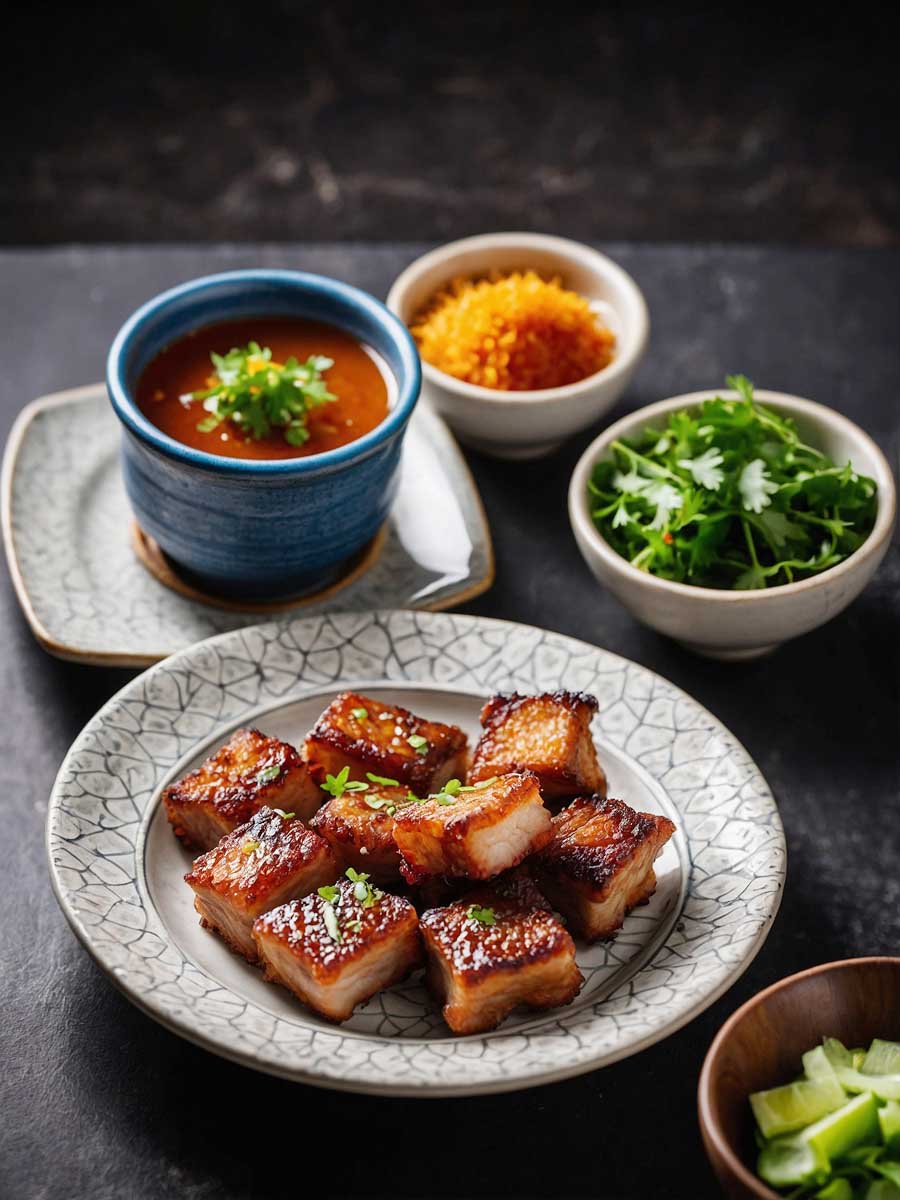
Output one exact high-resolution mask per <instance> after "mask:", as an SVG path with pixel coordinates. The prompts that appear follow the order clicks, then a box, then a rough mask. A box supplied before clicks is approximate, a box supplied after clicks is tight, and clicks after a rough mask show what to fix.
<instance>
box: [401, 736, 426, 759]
mask: <svg viewBox="0 0 900 1200" xmlns="http://www.w3.org/2000/svg"><path fill="white" fill-rule="evenodd" d="M406 740H407V742H408V743H409V745H410V746H412V748H413V750H415V752H416V754H427V753H428V738H424V737H422V735H421V733H413V734H410V736H409V737H408V738H407V739H406Z"/></svg>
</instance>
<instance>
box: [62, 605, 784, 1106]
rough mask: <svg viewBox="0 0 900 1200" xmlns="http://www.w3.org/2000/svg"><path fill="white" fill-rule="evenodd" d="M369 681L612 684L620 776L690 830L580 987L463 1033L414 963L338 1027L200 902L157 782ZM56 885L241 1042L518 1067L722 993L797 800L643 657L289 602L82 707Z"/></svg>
mask: <svg viewBox="0 0 900 1200" xmlns="http://www.w3.org/2000/svg"><path fill="white" fill-rule="evenodd" d="M344 686H353V687H358V688H359V689H360V690H362V691H365V692H368V693H372V694H374V695H376V696H378V697H383V698H384V699H385V700H386V701H389V702H399V703H401V704H404V705H408V706H409V707H411V708H413V709H415V710H417V711H419V712H421V713H422V714H423V715H426V716H429V717H432V718H434V719H436V720H439V721H452V722H456V723H458V724H460V725H461V726H463V727H464V728H465V729H466V730H467V731H468V732H469V734H470V736H473V735H475V734H476V732H477V729H478V721H477V714H478V710H479V708H480V704H481V702H482V700H483V698H484V697H486V696H487V695H489V694H491V693H492V692H495V691H509V690H513V689H517V690H519V691H523V692H540V691H546V690H553V689H556V688H560V687H564V688H569V689H575V690H584V691H589V692H592V693H594V694H595V695H596V696H597V697H598V698H599V700H600V712H599V714H598V716H597V718H596V720H595V722H594V734H595V737H596V738H597V741H598V745H599V748H600V754H601V759H602V762H603V764H604V766H605V767H606V770H607V773H608V775H609V780H610V787H611V792H612V794H613V795H617V796H621V797H622V798H623V799H625V800H627V801H628V803H630V804H631V805H633V806H634V807H636V808H638V809H645V810H651V811H656V812H664V813H666V814H667V815H668V816H670V817H671V818H672V820H674V821H675V823H676V825H677V826H678V832H677V834H676V835H675V837H673V839H672V840H671V842H670V843H669V844H668V845H667V847H666V849H665V851H664V853H663V855H662V857H661V858H660V859H659V860H658V864H657V874H658V877H659V887H658V889H657V892H656V895H655V896H654V898H653V900H652V902H651V903H650V905H648V906H647V907H645V908H640V909H638V910H636V911H635V913H633V914H632V915H631V916H630V917H629V918H628V920H627V922H626V924H625V927H624V929H623V930H622V932H621V933H620V934H619V936H618V937H617V938H616V940H615V941H614V942H612V943H610V944H606V945H598V946H594V947H590V948H589V947H586V946H580V947H579V951H578V961H579V965H580V966H581V969H582V971H583V973H584V975H585V977H586V983H585V986H584V988H583V990H582V992H581V994H580V996H579V997H578V998H577V1000H576V1001H575V1002H574V1003H573V1004H572V1005H571V1006H569V1007H567V1008H562V1009H557V1010H555V1011H553V1012H550V1013H544V1014H539V1015H536V1014H535V1013H534V1012H531V1013H525V1012H523V1013H521V1014H516V1015H514V1016H513V1017H511V1018H510V1019H508V1020H507V1021H506V1022H505V1023H504V1024H503V1025H502V1026H501V1028H500V1029H499V1030H497V1031H495V1032H494V1033H491V1034H488V1035H484V1036H476V1037H462V1038H454V1037H452V1036H450V1034H449V1033H448V1031H447V1029H446V1028H445V1027H444V1025H443V1023H442V1021H441V1019H440V1017H439V1015H438V1014H437V1012H436V1011H435V1010H434V1007H433V1005H432V1004H431V1003H430V1002H429V1001H428V999H427V996H426V994H425V992H424V989H423V988H422V986H421V983H420V981H419V980H418V979H414V980H413V981H411V982H408V983H405V984H403V985H400V986H398V987H395V988H392V989H390V990H389V991H388V992H385V993H383V994H382V995H380V996H378V997H376V998H375V999H374V1000H372V1001H371V1002H370V1003H369V1004H368V1005H366V1006H365V1007H364V1008H362V1009H360V1010H359V1011H358V1012H357V1013H356V1014H355V1015H354V1016H353V1018H352V1019H351V1020H350V1021H348V1022H347V1023H346V1024H345V1025H343V1026H341V1027H339V1028H336V1027H335V1026H332V1025H328V1024H326V1023H325V1022H323V1021H321V1020H319V1019H318V1018H316V1017H315V1016H313V1015H312V1014H311V1013H309V1012H307V1011H306V1010H305V1009H304V1008H302V1007H301V1006H300V1005H299V1004H298V1003H296V1002H295V1001H294V1000H293V999H292V998H291V997H290V996H289V995H288V994H287V993H285V992H283V991H282V990H281V989H278V988H275V987H273V986H272V985H270V984H267V983H265V982H264V981H263V979H262V977H261V975H260V974H259V972H258V971H256V970H255V969H254V968H252V967H250V966H248V965H247V964H246V963H244V962H243V961H242V960H240V959H238V958H236V957H235V956H234V955H232V954H231V953H230V952H229V951H228V950H227V949H226V948H225V946H224V945H223V944H222V943H221V942H220V941H219V940H218V939H217V938H216V937H215V936H213V935H212V934H209V933H206V932H204V931H203V930H202V929H201V928H200V927H199V924H198V921H197V916H196V913H195V912H194V909H193V905H192V896H191V893H190V890H189V889H188V888H187V887H186V885H185V884H184V883H183V881H182V875H183V874H184V872H185V870H186V869H187V867H188V865H189V858H188V855H187V854H186V853H185V852H184V850H183V849H182V848H181V847H180V845H179V844H178V843H177V842H176V840H175V838H174V837H173V836H172V834H171V832H170V830H169V828H168V825H167V823H166V819H165V814H164V812H163V810H162V808H161V806H160V805H159V803H158V800H159V795H160V792H161V790H162V789H163V788H164V787H165V786H166V784H167V783H168V782H170V781H171V780H172V779H173V778H174V777H177V776H179V775H180V774H182V773H183V772H184V771H186V770H188V769H189V768H190V767H192V766H194V765H195V764H197V763H198V762H199V761H200V759H201V758H203V757H204V756H205V755H206V754H207V753H208V752H209V751H210V749H211V748H212V747H214V746H215V745H217V744H218V743H219V742H221V741H222V740H223V739H224V738H225V737H226V736H227V735H228V733H229V732H230V731H231V730H232V729H234V728H235V727H237V726H238V725H240V724H246V723H256V724H258V725H259V726H260V727H261V728H263V729H264V730H265V731H267V732H271V733H273V734H275V735H277V736H280V737H283V738H286V739H291V740H293V741H295V742H297V741H299V739H301V738H302V737H303V735H304V734H305V732H306V731H307V729H308V728H309V727H310V725H311V724H312V723H313V720H314V718H315V717H316V716H317V715H318V713H319V712H320V711H321V709H322V708H323V707H324V706H325V704H326V703H327V702H328V701H329V700H330V699H331V697H332V696H333V695H334V694H335V693H336V692H337V691H338V690H339V689H340V688H342V687H344ZM48 847H49V855H50V862H51V869H52V876H53V883H54V887H55V889H56V893H57V896H58V898H59V901H60V903H61V905H62V907H63V911H64V912H65V914H66V916H67V918H68V920H69V921H70V923H71V925H72V927H73V929H74V930H75V932H76V934H77V935H78V937H79V938H80V939H81V941H82V942H83V943H84V945H85V946H86V947H87V949H88V950H89V951H90V952H91V954H92V955H93V956H94V958H95V959H96V960H97V961H98V963H100V965H101V966H102V967H103V968H104V970H106V971H107V972H109V973H110V975H111V976H112V977H113V979H114V980H115V982H116V983H117V984H118V986H119V987H120V988H121V989H122V990H123V991H124V992H125V993H126V994H127V995H128V996H129V997H130V998H131V999H132V1000H133V1001H134V1002H135V1003H136V1004H138V1005H139V1006H140V1007H141V1008H143V1009H144V1010H145V1011H146V1012H148V1013H150V1015H152V1016H153V1017H155V1018H156V1019H157V1020H159V1021H161V1022H162V1023H163V1024H164V1025H166V1026H168V1027H169V1028H170V1029H172V1030H174V1031H175V1032H177V1033H180V1034H181V1035H183V1036H184V1037H187V1038H189V1039H190V1040H192V1041H195V1042H197V1043H199V1044H200V1045H202V1046H205V1047H207V1048H208V1049H210V1050H213V1051H215V1052H216V1053H219V1054H223V1055H225V1056H226V1057H228V1058H232V1059H235V1060H237V1061H238V1062H242V1063H245V1064H246V1065H248V1066H253V1067H257V1068H259V1069H260V1070H264V1071H270V1072H272V1073H275V1074H279V1075H284V1076H287V1077H288V1078H291V1079H296V1080H301V1081H303V1082H306V1083H313V1084H318V1085H321V1086H326V1087H334V1088H343V1089H347V1090H353V1091H361V1092H378V1093H391V1094H398V1095H422V1096H424V1095H432V1096H433V1095H452V1094H465V1093H476V1092H489V1091H503V1090H507V1089H513V1088H518V1087H523V1086H527V1085H531V1084H538V1083H547V1082H550V1081H551V1080H556V1079H561V1078H564V1077H565V1076H568V1075H574V1074H577V1073H579V1072H582V1071H587V1070H590V1069H592V1068H594V1067H599V1066H602V1065H604V1064H605V1063H609V1062H613V1061H615V1060H616V1059H619V1058H623V1057H625V1056H626V1055H629V1054H633V1053H634V1052H635V1051H637V1050H640V1049H641V1048H643V1047H645V1046H648V1045H650V1044H652V1043H653V1042H656V1041H659V1040H660V1039H661V1038H664V1037H666V1036H667V1034H669V1033H671V1032H673V1030H676V1029H678V1028H679V1027H680V1026H681V1025H683V1024H685V1022H687V1021H689V1020H690V1019H691V1017H693V1016H695V1015H696V1014H697V1013H698V1012H700V1011H701V1010H702V1009H704V1008H705V1007H706V1006H707V1005H708V1004H710V1003H711V1002H712V1001H713V1000H714V999H715V998H716V997H717V996H719V995H720V994H721V993H722V992H723V991H724V990H725V989H726V988H727V987H728V986H729V985H730V984H732V983H733V982H734V981H735V979H736V978H737V977H738V976H739V975H740V973H741V972H742V971H743V970H744V968H745V967H746V966H747V964H748V963H749V962H750V961H751V959H752V958H753V956H754V955H755V954H756V952H757V950H758V949H759V947H760V945H761V944H762V942H763V940H764V939H765V937H766V934H767V933H768V931H769V929H770V927H771V924H772V921H773V919H774V917H775V913H776V911H777V909H778V904H779V901H780V898H781V891H782V886H783V882H784V870H785V844H784V835H783V831H782V827H781V821H780V818H779V816H778V811H777V809H776V807H775V803H774V801H773V799H772V796H771V794H770V792H769V789H768V787H767V786H766V782H765V780H764V779H763V777H762V776H761V774H760V773H759V770H758V769H757V767H756V766H755V764H754V763H753V762H752V760H751V759H750V758H749V757H748V755H747V753H746V751H745V750H744V749H743V748H742V747H741V746H740V744H739V743H738V742H737V741H736V740H735V739H734V737H732V735H731V734H730V733H729V732H728V731H727V730H726V729H725V728H724V727H723V726H722V725H721V724H720V723H719V722H718V721H717V720H716V719H715V717H713V716H711V714H710V713H708V712H707V711H706V710H705V709H703V708H702V707H701V706H700V705H699V704H697V703H696V702H695V701H694V700H692V699H691V698H690V697H689V696H687V695H685V693H684V692H681V691H680V690H679V689H678V688H676V687H674V686H673V685H672V684H671V683H668V682H666V681H665V680H663V679H661V678H659V676H657V675H654V674H653V672H651V671H648V670H647V669H646V668H644V667H641V666H638V665H637V664H635V663H632V662H629V661H627V660H626V659H623V658H619V657H618V656H617V655H614V654H610V653H608V652H607V651H605V650H599V649H597V648H596V647H594V646H589V645H587V644H585V643H583V642H578V641H575V640H573V639H572V638H566V637H562V636H559V635H557V634H553V633H548V632H545V631H543V630H540V629H534V628H531V627H529V626H523V625H515V624H512V623H510V622H505V621H493V620H487V619H485V618H480V617H468V616H458V615H451V614H440V615H438V614H429V613H414V612H379V613H366V614H354V613H344V614H330V615H319V616H313V617H306V618H302V619H294V620H281V621H273V622H271V623H268V624H265V625H259V626H256V627H255V628H251V629H245V630H236V631H234V632H232V633H228V634H225V635H222V636H220V637H217V638H212V639H210V640H209V641H207V642H205V643H203V644H201V645H198V646H193V647H191V648H190V649H188V650H185V651H182V652H181V653H180V654H177V655H175V656H173V657H172V658H170V659H168V660H167V661H165V662H163V663H160V664H159V665H158V666H156V667H154V668H153V669H152V670H150V671H147V672H145V674H143V675H142V676H140V677H139V678H137V679H135V680H133V681H132V682H131V683H129V684H128V685H127V686H126V687H125V688H123V690H122V691H121V692H119V694H118V695H117V696H115V697H114V698H113V699H112V700H111V701H110V702H109V704H107V705H106V707H105V708H103V709H102V710H101V711H100V712H99V713H98V714H97V716H96V717H95V718H94V719H93V720H92V721H91V722H90V724H89V725H88V726H87V727H86V728H85V729H84V730H83V732H82V733H81V735H80V736H79V737H78V739H77V741H76V742H75V744H74V746H73V747H72V749H71V750H70V752H69V755H68V757H67V758H66V761H65V762H64V763H63V766H62V768H61V769H60V773H59V777H58V779H57V781H56V785H55V787H54V790H53V795H52V798H51V802H50V811H49V817H48Z"/></svg>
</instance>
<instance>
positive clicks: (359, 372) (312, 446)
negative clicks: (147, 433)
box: [136, 317, 393, 459]
mask: <svg viewBox="0 0 900 1200" xmlns="http://www.w3.org/2000/svg"><path fill="white" fill-rule="evenodd" d="M251 342H256V343H258V344H259V345H260V346H262V347H267V348H268V349H270V350H271V351H272V362H273V364H275V363H280V364H283V363H285V362H287V360H288V359H290V358H292V357H293V358H296V359H297V360H298V362H301V363H303V362H305V361H306V360H307V359H308V358H310V357H311V356H323V357H325V358H330V359H332V360H333V363H334V365H333V366H331V367H329V368H328V369H327V370H325V371H323V377H324V380H325V383H326V385H327V388H328V390H329V391H330V392H331V393H332V394H333V395H334V396H335V397H336V399H334V400H332V401H329V402H328V403H326V404H322V405H321V406H320V407H316V408H312V409H310V411H309V412H308V413H307V418H306V423H307V429H308V431H309V439H308V440H307V441H306V442H304V443H303V444H302V445H291V444H290V443H289V442H288V441H286V440H285V437H284V432H283V430H281V429H279V428H273V429H272V430H271V432H270V433H268V434H266V435H265V436H264V437H261V438H259V439H255V438H253V437H251V436H250V435H249V433H248V432H247V431H246V430H245V429H243V428H241V427H240V426H239V425H237V424H235V422H234V421H231V420H227V421H223V422H222V423H221V424H220V425H218V426H217V428H215V429H212V430H210V431H209V432H205V433H204V432H201V431H200V430H199V429H198V428H197V426H198V424H200V423H201V422H202V421H203V420H204V418H205V417H207V416H208V415H209V414H208V413H207V412H206V411H204V408H203V402H202V401H201V400H197V399H195V400H188V399H187V397H188V396H189V395H190V394H191V393H193V392H204V391H207V390H208V389H209V388H211V387H214V386H215V385H216V384H217V382H218V377H217V375H216V372H215V367H214V366H213V363H212V361H211V359H210V354H211V353H216V354H222V355H224V354H227V353H228V351H229V350H231V349H232V348H234V347H245V346H248V345H249V344H250V343H251ZM392 388H393V377H392V375H391V373H390V371H389V370H388V368H387V365H386V364H385V363H383V362H382V360H381V359H380V358H379V357H378V355H377V354H376V353H375V352H374V351H373V350H371V349H370V348H369V347H368V346H365V345H363V344H362V343H360V342H357V341H356V340H355V338H353V337H351V336H350V334H348V333H344V332H343V330H340V329H336V328H335V327H334V326H332V325H325V324H322V323H320V322H318V321H308V320H305V319H303V318H299V317H248V318H245V319H242V320H239V321H223V322H220V323H219V324H216V325H206V326H204V327H203V328H202V329H197V330H194V331H193V332H191V333H189V334H187V335H186V336H185V337H182V338H179V339H178V341H176V342H173V343H172V345H171V346H167V347H166V349H165V350H163V351H162V352H161V353H160V354H158V355H157V356H156V358H154V359H152V360H151V362H150V363H149V364H148V365H147V367H146V368H145V369H144V372H143V374H142V375H141V377H140V379H139V380H138V385H137V389H136V400H137V404H138V407H139V408H140V410H141V412H143V413H144V415H145V416H146V417H147V418H148V419H149V420H150V421H152V422H153V424H154V425H156V426H157V428H158V429H161V430H162V431H163V433H167V434H168V435H169V437H172V438H174V439H175V440H176V441H178V442H181V443H182V445H185V446H191V447H193V448H194V449H196V450H204V451H206V453H207V454H218V455H221V456H222V457H224V458H252V459H281V458H306V457H308V456H309V455H311V454H321V453H322V452H323V451H325V450H334V449H336V448H337V447H338V446H345V445H346V444H347V443H348V442H353V441H356V439H357V438H360V437H362V436H363V435H364V434H366V433H369V432H370V431H371V430H373V429H374V428H375V427H376V426H377V425H380V424H381V422H382V421H383V420H384V418H385V417H386V416H387V412H388V407H389V405H390V401H391V399H392Z"/></svg>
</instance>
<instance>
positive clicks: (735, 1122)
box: [697, 958, 900, 1200]
mask: <svg viewBox="0 0 900 1200" xmlns="http://www.w3.org/2000/svg"><path fill="white" fill-rule="evenodd" d="M824 1037H836V1038H839V1039H840V1041H842V1042H843V1043H844V1044H845V1045H847V1046H867V1045H868V1044H869V1042H870V1041H871V1040H872V1038H875V1037H881V1038H888V1039H890V1040H892V1041H900V958H848V959H845V960H844V961H843V962H833V963H825V964H824V965H823V966H821V967H812V968H811V969H810V970H808V971H801V972H800V974H799V975H791V976H789V977H788V978H787V979H782V980H781V982H780V983H775V984H773V985H772V987H770V988H766V989H765V991H762V992H760V993H759V994H758V995H756V996H754V997H753V998H752V1000H748V1001H747V1003H746V1004H745V1005H743V1007H741V1008H739V1009H738V1010H737V1012H736V1013H734V1015H733V1016H732V1017H730V1018H729V1019H728V1020H727V1021H726V1022H725V1024H724V1025H723V1026H722V1028H721V1029H720V1030H719V1032H718V1034H717V1035H716V1037H715V1039H714V1041H713V1043H712V1045H711V1046H710V1048H709V1052H708V1053H707V1055H706V1060H705V1062H704V1064H703V1070H702V1072H701V1074H700V1086H699V1088H698V1091H697V1108H698V1112H699V1117H700V1131H701V1133H702V1135H703V1144H704V1146H705V1147H706V1153H707V1155H708V1156H709V1160H710V1162H711V1163H712V1166H713V1170H714V1171H715V1172H716V1175H717V1176H718V1178H719V1182H720V1183H721V1184H722V1187H723V1188H724V1189H725V1192H726V1194H727V1195H728V1196H731V1197H733V1200H748V1198H750V1197H752V1198H754V1200H780V1198H779V1195H778V1193H777V1192H774V1191H773V1190H772V1189H771V1188H770V1187H768V1186H767V1185H766V1184H764V1183H763V1182H762V1180H761V1179H759V1178H757V1176H756V1173H755V1171H754V1163H755V1160H756V1147H755V1143H754V1140H753V1117H752V1114H751V1112H750V1104H749V1102H748V1099H747V1097H748V1096H749V1095H750V1093H751V1092H757V1091H760V1090H761V1089H763V1088H770V1087H775V1086H777V1085H778V1084H781V1083H786V1082H787V1081H789V1080H790V1079H793V1078H795V1077H796V1076H797V1074H798V1073H799V1071H800V1058H801V1056H802V1055H803V1053H804V1052H805V1051H806V1050H809V1049H810V1048H811V1047H812V1046H815V1045H816V1044H817V1043H819V1042H821V1041H822V1039H823V1038H824ZM781 1200H783V1197H782V1198H781Z"/></svg>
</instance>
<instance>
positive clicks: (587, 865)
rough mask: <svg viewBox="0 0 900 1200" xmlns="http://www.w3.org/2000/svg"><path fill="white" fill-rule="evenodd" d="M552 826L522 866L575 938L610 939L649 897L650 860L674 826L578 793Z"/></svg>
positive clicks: (652, 877) (613, 802)
mask: <svg viewBox="0 0 900 1200" xmlns="http://www.w3.org/2000/svg"><path fill="white" fill-rule="evenodd" d="M553 827H554V838H553V841H552V842H551V843H550V845H549V846H547V847H546V849H544V850H542V851H541V853H540V854H539V855H537V856H536V857H535V858H534V859H533V860H532V861H531V862H530V863H529V864H528V865H529V868H530V869H531V871H532V872H533V874H534V877H535V880H536V881H537V884H538V886H539V887H540V889H541V891H542V892H543V893H544V895H545V896H546V897H547V899H548V900H549V901H550V903H551V904H552V905H553V906H554V907H555V908H556V909H558V911H559V912H561V913H562V914H563V916H564V917H565V918H566V920H567V921H568V923H569V926H570V928H571V929H573V930H574V932H575V933H577V934H578V935H579V936H581V937H583V938H585V939H586V940H587V941H589V942H596V941H597V940H598V939H600V938H609V937H612V936H613V934H614V933H616V931H617V930H618V929H619V928H621V925H622V922H623V921H624V920H625V917H626V916H627V914H628V913H629V912H630V911H631V909H632V908H634V906H635V905H636V904H644V903H646V902H647V901H648V900H649V899H650V897H651V896H652V895H653V892H654V890H655V888H656V875H655V874H654V871H653V862H654V859H655V858H656V857H657V855H658V854H659V853H660V852H661V851H662V848H663V846H664V845H665V844H666V842H667V841H668V840H669V838H670V837H671V836H672V834H673V833H674V832H675V826H674V825H673V824H672V822H671V821H670V820H669V819H668V817H661V816H659V815H658V814H656V813H640V812H635V811H634V809H633V808H629V807H628V805H627V804H623V803H622V801H621V800H612V799H605V798H604V797H602V796H582V797H580V798H579V799H577V800H574V801H573V802H572V803H571V804H570V805H568V806H567V807H566V808H564V809H563V810H562V811H561V812H559V813H557V815H556V816H555V817H554V818H553Z"/></svg>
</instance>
